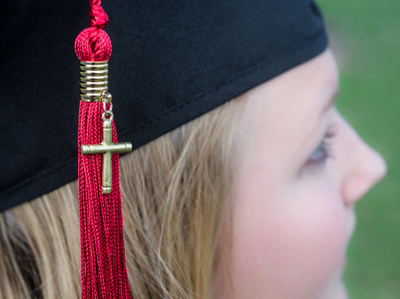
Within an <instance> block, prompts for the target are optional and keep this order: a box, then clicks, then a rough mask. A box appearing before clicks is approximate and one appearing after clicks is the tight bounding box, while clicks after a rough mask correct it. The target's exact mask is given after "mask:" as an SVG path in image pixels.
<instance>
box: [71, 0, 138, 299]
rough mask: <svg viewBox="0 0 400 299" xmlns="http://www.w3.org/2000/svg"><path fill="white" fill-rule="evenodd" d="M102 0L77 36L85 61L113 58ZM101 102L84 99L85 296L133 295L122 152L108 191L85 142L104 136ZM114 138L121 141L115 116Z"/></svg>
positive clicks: (81, 114)
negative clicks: (126, 249)
mask: <svg viewBox="0 0 400 299" xmlns="http://www.w3.org/2000/svg"><path fill="white" fill-rule="evenodd" d="M100 4H101V1H100V0H98V1H94V0H93V1H90V5H91V10H90V13H89V15H90V18H91V19H90V22H89V24H90V26H91V27H90V28H88V29H85V30H83V31H82V32H81V33H80V34H79V36H78V37H77V38H76V41H75V52H76V55H77V56H78V58H79V59H80V60H81V61H107V60H108V59H109V57H110V55H111V41H110V38H109V37H108V35H107V33H105V32H104V31H103V30H102V28H104V27H105V26H106V25H107V23H108V17H107V14H106V13H105V12H104V10H103V9H102V8H101V6H100ZM103 112H104V111H103V105H102V103H101V102H84V101H81V102H80V107H79V129H78V130H79V131H78V154H79V157H78V172H79V173H78V176H79V178H78V180H79V214H80V215H79V217H80V231H81V283H82V297H81V298H83V299H92V298H93V299H94V298H96V299H99V298H101V299H103V298H106V299H111V298H121V299H122V298H123V299H125V298H131V296H130V291H129V284H128V277H127V272H126V267H125V252H124V240H123V223H122V206H121V192H120V186H119V163H118V154H113V155H112V192H111V193H110V194H102V190H101V184H102V155H101V154H93V155H82V153H81V145H87V144H100V143H101V142H102V140H103V126H102V114H103ZM112 125H113V127H112V141H113V143H117V142H118V141H117V131H116V129H115V125H114V122H113V124H112Z"/></svg>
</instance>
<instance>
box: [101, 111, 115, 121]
mask: <svg viewBox="0 0 400 299" xmlns="http://www.w3.org/2000/svg"><path fill="white" fill-rule="evenodd" d="M107 117H109V118H107ZM101 118H102V119H103V121H106V120H109V121H112V120H113V118H114V114H112V112H111V111H105V112H104V113H103V115H102V116H101Z"/></svg>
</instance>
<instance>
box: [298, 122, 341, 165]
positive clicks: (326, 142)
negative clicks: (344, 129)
mask: <svg viewBox="0 0 400 299" xmlns="http://www.w3.org/2000/svg"><path fill="white" fill-rule="evenodd" d="M335 136H336V131H335V130H334V129H333V128H330V129H328V131H327V132H326V133H325V136H324V138H323V139H322V141H321V142H320V144H319V145H318V147H317V149H316V150H315V151H314V152H313V153H312V155H311V156H310V158H309V159H308V160H307V162H306V165H305V166H306V167H318V166H322V165H323V164H324V163H325V162H326V160H327V159H328V158H335V157H334V156H333V155H332V141H331V139H333V138H334V137H335ZM314 155H315V156H317V157H316V158H313V156H314Z"/></svg>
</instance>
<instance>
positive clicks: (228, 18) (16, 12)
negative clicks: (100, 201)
mask: <svg viewBox="0 0 400 299" xmlns="http://www.w3.org/2000/svg"><path fill="white" fill-rule="evenodd" d="M103 7H104V9H105V10H106V11H107V14H108V15H109V17H110V19H111V20H112V22H111V23H110V24H109V25H108V26H107V33H108V35H109V36H110V37H111V40H112V41H113V55H112V56H111V58H110V61H109V65H110V66H109V78H110V82H109V86H110V89H111V90H112V93H113V97H114V99H118V105H117V106H115V109H114V111H115V114H116V115H118V117H117V118H116V119H115V121H116V126H117V127H118V132H119V138H120V139H121V140H124V141H129V142H131V143H132V145H133V149H135V148H138V147H140V146H141V145H143V144H145V143H147V142H149V141H151V140H154V139H155V138H157V137H159V136H161V135H162V134H164V133H167V132H169V131H171V130H173V129H175V128H177V127H179V126H180V125H182V124H184V123H187V122H189V121H190V120H192V119H194V118H196V117H199V116H200V115H202V114H204V113H207V112H208V111H210V110H212V109H214V108H216V107H218V106H219V105H221V104H223V103H225V102H226V101H228V100H230V99H232V98H234V97H236V96H238V95H239V94H241V93H243V92H245V91H247V90H249V89H251V88H253V87H255V86H257V85H259V84H261V83H263V82H265V81H267V80H269V79H271V78H273V77H275V76H277V75H279V74H280V73H282V72H284V71H286V70H288V69H290V68H293V67H294V66H296V65H298V64H301V63H302V62H305V61H307V60H309V59H311V58H313V57H314V56H316V55H318V54H320V53H321V52H323V51H324V50H325V49H326V47H327V42H328V41H327V36H326V33H325V30H324V24H323V20H322V17H321V15H320V11H319V9H318V7H317V6H316V4H315V3H314V2H313V1H311V0H245V1H242V0H212V1H209V0H201V1H197V0H191V1H187V0H176V1H161V0H159V1H157V0H154V1H141V0H138V1H126V0H112V1H106V2H104V3H103ZM88 10H89V7H88V3H87V1H81V0H69V1H56V2H55V1H50V0H41V1H34V0H22V1H13V0H3V1H2V2H1V4H0V20H1V26H0V45H1V47H0V60H1V62H0V76H1V77H0V101H1V105H2V107H1V111H2V113H1V115H0V136H1V146H0V159H1V163H0V165H1V171H0V211H4V210H6V209H9V208H11V207H13V206H15V205H18V204H21V203H23V202H26V201H28V200H31V199H34V198H36V197H37V196H40V195H42V194H44V193H47V192H50V191H52V190H54V189H56V188H58V187H60V186H62V185H64V184H66V183H68V182H70V181H73V180H75V179H76V178H77V127H78V102H79V99H80V98H79V62H78V60H77V58H76V56H75V53H74V50H73V46H74V39H75V37H76V36H77V35H78V33H79V32H80V31H81V30H82V29H84V28H86V27H87V20H88V18H87V11H88Z"/></svg>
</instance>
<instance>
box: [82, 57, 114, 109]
mask: <svg viewBox="0 0 400 299" xmlns="http://www.w3.org/2000/svg"><path fill="white" fill-rule="evenodd" d="M80 69H81V70H80V74H81V76H80V85H81V100H82V101H85V102H101V101H102V98H101V92H102V91H103V90H105V91H107V90H108V61H101V62H94V61H81V63H80Z"/></svg>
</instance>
